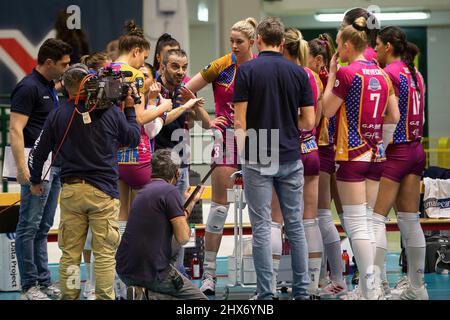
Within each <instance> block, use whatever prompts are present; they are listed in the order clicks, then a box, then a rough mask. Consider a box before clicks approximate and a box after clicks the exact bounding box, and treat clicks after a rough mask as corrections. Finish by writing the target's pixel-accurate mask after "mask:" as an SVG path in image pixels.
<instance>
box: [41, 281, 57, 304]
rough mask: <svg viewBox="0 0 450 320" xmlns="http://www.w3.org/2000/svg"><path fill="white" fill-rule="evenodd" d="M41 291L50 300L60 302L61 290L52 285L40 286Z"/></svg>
mask: <svg viewBox="0 0 450 320" xmlns="http://www.w3.org/2000/svg"><path fill="white" fill-rule="evenodd" d="M40 289H41V291H42V292H43V293H45V294H46V295H47V296H48V297H49V298H50V299H55V300H60V299H61V295H62V294H61V290H59V288H58V287H56V286H55V285H54V284H51V285H49V286H48V287H44V286H41V287H40Z"/></svg>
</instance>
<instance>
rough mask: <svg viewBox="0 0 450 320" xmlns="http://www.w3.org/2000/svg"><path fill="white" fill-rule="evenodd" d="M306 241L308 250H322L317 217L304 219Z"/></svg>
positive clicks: (310, 251) (311, 251)
mask: <svg viewBox="0 0 450 320" xmlns="http://www.w3.org/2000/svg"><path fill="white" fill-rule="evenodd" d="M303 226H304V228H305V236H306V242H307V243H308V252H309V253H313V252H323V242H322V235H321V234H320V229H319V222H318V221H317V219H304V220H303Z"/></svg>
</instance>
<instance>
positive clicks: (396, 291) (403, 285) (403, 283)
mask: <svg viewBox="0 0 450 320" xmlns="http://www.w3.org/2000/svg"><path fill="white" fill-rule="evenodd" d="M408 287H409V279H408V276H404V277H402V278H401V279H400V280H399V281H398V282H397V283H396V284H395V286H394V288H393V289H392V290H391V295H392V296H400V295H401V294H402V292H403V291H404V290H406V289H407V288H408Z"/></svg>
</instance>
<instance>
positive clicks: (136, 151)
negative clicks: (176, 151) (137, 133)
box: [117, 126, 152, 165]
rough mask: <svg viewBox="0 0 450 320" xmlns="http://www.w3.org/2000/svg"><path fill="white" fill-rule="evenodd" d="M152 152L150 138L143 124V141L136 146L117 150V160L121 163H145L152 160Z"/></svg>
mask: <svg viewBox="0 0 450 320" xmlns="http://www.w3.org/2000/svg"><path fill="white" fill-rule="evenodd" d="M151 160H152V154H151V148H150V140H149V138H148V136H147V133H145V130H144V126H141V141H140V142H139V145H138V146H137V147H136V148H128V147H125V148H122V149H119V151H118V152H117V162H118V163H119V164H120V165H127V164H143V163H148V162H151Z"/></svg>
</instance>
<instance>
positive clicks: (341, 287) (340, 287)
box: [320, 281, 348, 299]
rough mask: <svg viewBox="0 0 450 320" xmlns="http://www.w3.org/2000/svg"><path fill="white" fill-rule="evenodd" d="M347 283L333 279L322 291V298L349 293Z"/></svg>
mask: <svg viewBox="0 0 450 320" xmlns="http://www.w3.org/2000/svg"><path fill="white" fill-rule="evenodd" d="M347 292H348V290H347V285H346V284H345V282H342V283H339V282H334V281H331V282H330V283H329V284H328V285H327V286H326V287H324V288H323V289H322V290H321V291H320V298H321V299H337V298H339V297H340V296H343V295H345V294H347Z"/></svg>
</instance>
